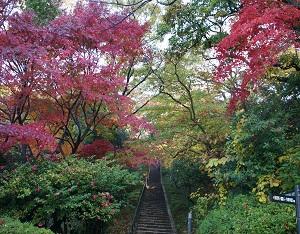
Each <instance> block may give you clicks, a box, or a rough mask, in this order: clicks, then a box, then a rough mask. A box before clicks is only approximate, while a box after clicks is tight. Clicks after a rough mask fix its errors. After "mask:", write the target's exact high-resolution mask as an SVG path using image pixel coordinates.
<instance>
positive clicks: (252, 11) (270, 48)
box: [216, 0, 300, 109]
mask: <svg viewBox="0 0 300 234" xmlns="http://www.w3.org/2000/svg"><path fill="white" fill-rule="evenodd" d="M242 5H243V7H242V9H241V10H240V11H239V12H238V16H237V20H236V21H235V22H234V24H233V25H232V27H231V32H230V34H229V35H228V36H227V37H225V38H224V39H223V40H222V41H221V42H220V43H219V44H218V46H217V55H218V59H219V62H220V65H219V67H218V70H217V72H216V77H217V79H218V80H224V79H226V78H228V77H229V76H230V75H231V74H232V72H233V71H234V70H237V69H238V70H242V71H243V74H242V81H241V84H240V85H239V87H236V89H235V90H233V97H232V100H231V104H230V108H231V109H233V108H234V107H235V106H236V104H237V102H238V101H240V100H242V101H243V100H245V99H246V98H247V97H248V95H249V89H252V88H255V87H256V86H257V85H258V80H259V79H260V78H261V77H263V75H264V74H265V73H266V71H267V69H269V68H270V67H271V66H272V65H274V64H276V63H277V61H278V58H279V55H280V53H282V52H284V51H285V50H286V49H288V48H289V47H296V48H297V47H298V43H297V40H298V39H299V38H298V34H297V31H296V30H295V29H296V28H297V27H299V21H298V19H299V17H300V9H299V8H298V7H297V6H295V5H293V4H289V3H287V2H285V1H282V0H276V1H256V0H243V1H242Z"/></svg>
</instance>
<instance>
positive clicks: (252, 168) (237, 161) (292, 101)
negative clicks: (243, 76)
mask: <svg viewBox="0 0 300 234" xmlns="http://www.w3.org/2000/svg"><path fill="white" fill-rule="evenodd" d="M298 62H299V60H298V58H297V55H296V54H295V52H294V51H293V50H292V51H290V53H286V54H285V55H284V56H282V57H281V59H280V60H279V64H278V67H273V68H272V69H270V70H269V72H268V73H267V74H266V79H265V82H264V83H261V85H260V86H261V88H260V90H259V92H256V93H255V94H252V95H251V96H250V98H249V100H248V101H247V102H246V103H244V108H243V109H241V110H239V111H238V112H236V114H235V116H234V119H233V124H232V132H231V134H230V139H229V140H228V142H227V160H226V163H225V164H224V165H219V166H220V169H219V170H216V172H215V173H216V174H215V178H216V182H217V183H223V184H226V185H227V186H229V187H231V188H232V187H233V188H235V189H239V190H243V191H251V190H252V189H254V190H253V191H255V192H256V193H257V195H258V196H259V198H260V200H261V201H262V202H266V201H267V193H268V191H270V190H283V191H288V190H291V189H293V187H294V186H295V184H297V183H299V173H298V169H296V168H298V165H299V157H298V150H299V121H298V120H299V71H298V69H297V67H298ZM288 168H289V169H288Z"/></svg>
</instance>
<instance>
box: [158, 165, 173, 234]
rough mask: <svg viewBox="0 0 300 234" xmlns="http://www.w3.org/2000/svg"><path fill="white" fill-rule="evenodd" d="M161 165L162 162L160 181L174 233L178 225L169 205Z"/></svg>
mask: <svg viewBox="0 0 300 234" xmlns="http://www.w3.org/2000/svg"><path fill="white" fill-rule="evenodd" d="M160 165H161V164H160V163H159V173H160V183H161V186H162V190H163V193H164V197H165V202H166V206H167V211H168V215H169V219H170V222H171V227H172V231H173V233H174V234H176V233H177V231H176V227H175V222H174V219H173V216H172V213H171V209H170V206H169V201H168V196H167V193H166V190H165V186H164V183H163V177H162V172H161V166H160Z"/></svg>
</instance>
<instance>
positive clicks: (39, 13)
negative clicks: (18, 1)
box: [24, 0, 61, 24]
mask: <svg viewBox="0 0 300 234" xmlns="http://www.w3.org/2000/svg"><path fill="white" fill-rule="evenodd" d="M24 4H25V7H26V9H29V10H33V11H34V13H35V14H36V19H37V21H38V23H40V24H46V23H47V22H49V21H51V20H53V19H54V18H55V17H56V16H58V15H59V14H60V9H59V6H60V4H61V0H25V3H24Z"/></svg>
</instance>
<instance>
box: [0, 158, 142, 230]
mask: <svg viewBox="0 0 300 234" xmlns="http://www.w3.org/2000/svg"><path fill="white" fill-rule="evenodd" d="M138 184H140V177H139V176H138V174H136V173H131V172H129V171H128V170H125V169H122V168H121V167H120V166H110V165H109V162H107V161H104V160H96V161H95V162H91V161H86V160H84V159H76V158H74V157H68V158H66V159H64V160H62V161H60V162H51V161H47V160H40V161H38V162H36V164H35V165H32V164H30V163H26V164H24V165H20V166H18V167H17V168H16V169H15V170H14V171H13V172H11V171H6V172H4V173H3V175H2V178H1V179H0V206H1V207H2V208H4V209H5V208H6V210H12V211H13V214H14V215H17V217H19V218H20V219H21V220H26V221H32V222H33V223H34V224H37V223H39V224H43V225H46V226H51V229H53V230H55V231H60V226H61V224H62V223H64V224H66V223H72V224H74V223H78V221H79V220H80V221H82V222H85V223H91V222H101V223H102V224H103V223H106V222H108V221H110V220H111V219H112V218H113V216H114V215H116V214H117V213H118V212H119V211H120V208H121V207H124V206H125V205H126V204H127V199H128V196H129V194H130V192H132V191H133V190H134V189H135V188H136V186H137V185H138ZM89 225H90V224H89Z"/></svg>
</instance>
